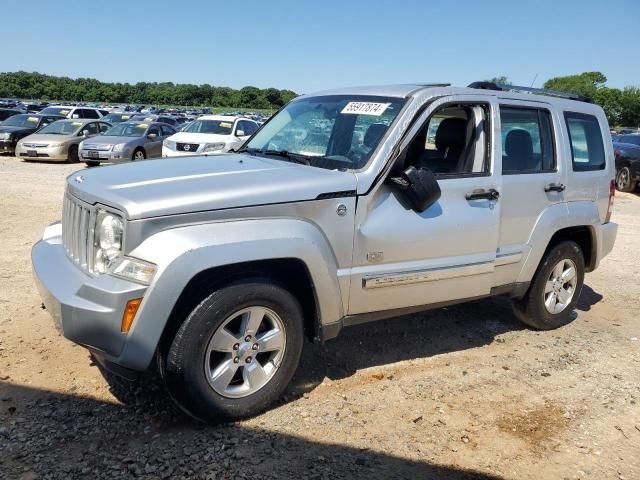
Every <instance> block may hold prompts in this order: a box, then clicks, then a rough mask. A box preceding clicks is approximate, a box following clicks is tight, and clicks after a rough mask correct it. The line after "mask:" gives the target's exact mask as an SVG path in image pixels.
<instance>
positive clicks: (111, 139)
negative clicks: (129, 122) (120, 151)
mask: <svg viewBox="0 0 640 480" xmlns="http://www.w3.org/2000/svg"><path fill="white" fill-rule="evenodd" d="M142 139H144V137H116V136H111V135H95V136H93V137H89V138H87V139H85V140H84V143H85V145H86V144H91V145H117V144H118V143H129V142H131V143H135V142H138V141H140V140H142Z"/></svg>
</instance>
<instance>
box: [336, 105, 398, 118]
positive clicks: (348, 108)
mask: <svg viewBox="0 0 640 480" xmlns="http://www.w3.org/2000/svg"><path fill="white" fill-rule="evenodd" d="M389 105H391V104H390V103H373V102H349V103H347V104H346V105H345V107H344V108H343V109H342V111H341V112H340V113H349V114H351V115H373V116H374V117H379V116H380V115H382V114H383V113H384V111H385V110H386V109H387V108H389Z"/></svg>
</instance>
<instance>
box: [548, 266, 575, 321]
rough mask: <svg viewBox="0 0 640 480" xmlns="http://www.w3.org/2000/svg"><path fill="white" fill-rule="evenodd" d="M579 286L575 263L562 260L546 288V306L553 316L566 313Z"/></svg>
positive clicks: (551, 275) (555, 268)
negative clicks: (565, 310)
mask: <svg viewBox="0 0 640 480" xmlns="http://www.w3.org/2000/svg"><path fill="white" fill-rule="evenodd" d="M577 284H578V274H577V269H576V265H575V263H573V261H572V260H569V259H568V258H566V259H563V260H560V261H559V262H558V263H557V264H556V266H555V267H554V268H553V270H552V271H551V274H550V275H549V278H548V279H547V283H546V284H545V288H544V306H545V307H546V309H547V311H548V312H549V313H551V314H557V313H560V312H562V311H564V309H565V308H567V306H568V305H569V304H570V303H571V300H572V299H573V296H574V295H575V292H576V285H577Z"/></svg>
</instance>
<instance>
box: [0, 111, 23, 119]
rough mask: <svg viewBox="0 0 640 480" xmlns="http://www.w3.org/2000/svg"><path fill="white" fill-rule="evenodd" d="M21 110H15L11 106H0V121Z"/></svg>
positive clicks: (19, 112) (17, 113)
mask: <svg viewBox="0 0 640 480" xmlns="http://www.w3.org/2000/svg"><path fill="white" fill-rule="evenodd" d="M21 113H23V112H21V111H20V110H15V109H13V108H0V122H2V121H4V120H6V119H7V118H9V117H12V116H14V115H19V114H21Z"/></svg>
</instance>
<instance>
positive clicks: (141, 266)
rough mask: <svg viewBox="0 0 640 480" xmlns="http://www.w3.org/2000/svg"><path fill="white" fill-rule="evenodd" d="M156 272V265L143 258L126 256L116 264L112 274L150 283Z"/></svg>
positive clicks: (145, 283) (146, 283) (142, 282)
mask: <svg viewBox="0 0 640 480" xmlns="http://www.w3.org/2000/svg"><path fill="white" fill-rule="evenodd" d="M155 274H156V266H155V265H154V264H153V263H148V262H145V261H143V260H139V259H137V258H132V257H124V258H122V259H121V260H120V262H119V263H118V264H117V265H116V266H115V268H114V269H113V271H112V272H111V275H113V276H115V277H120V278H124V279H125V280H131V281H134V282H137V283H141V284H143V285H149V284H150V283H151V280H153V276H154V275H155Z"/></svg>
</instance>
